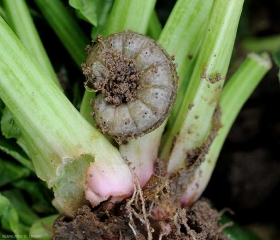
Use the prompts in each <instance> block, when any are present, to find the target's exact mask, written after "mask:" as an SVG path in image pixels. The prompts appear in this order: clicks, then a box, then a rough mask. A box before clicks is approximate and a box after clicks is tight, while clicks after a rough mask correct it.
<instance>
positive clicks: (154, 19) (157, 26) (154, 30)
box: [147, 10, 162, 40]
mask: <svg viewBox="0 0 280 240" xmlns="http://www.w3.org/2000/svg"><path fill="white" fill-rule="evenodd" d="M161 30H162V26H161V23H160V21H159V19H158V16H157V12H156V11H155V10H154V11H153V12H152V15H151V18H150V21H149V26H148V32H147V35H148V36H150V37H151V38H153V39H155V40H157V39H158V38H159V36H160V33H161Z"/></svg>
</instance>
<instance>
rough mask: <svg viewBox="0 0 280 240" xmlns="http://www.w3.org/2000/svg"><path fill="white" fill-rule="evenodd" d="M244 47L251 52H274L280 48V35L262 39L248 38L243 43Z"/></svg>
mask: <svg viewBox="0 0 280 240" xmlns="http://www.w3.org/2000/svg"><path fill="white" fill-rule="evenodd" d="M242 47H244V48H245V49H246V50H247V51H249V52H262V51H268V52H274V51H276V50H277V49H279V48H280V35H274V36H269V37H262V38H248V39H245V40H244V41H243V42H242Z"/></svg>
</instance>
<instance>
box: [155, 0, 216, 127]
mask: <svg viewBox="0 0 280 240" xmlns="http://www.w3.org/2000/svg"><path fill="white" fill-rule="evenodd" d="M212 3H213V1H212V0H209V1H177V3H176V5H175V7H174V9H173V10H172V12H171V14H170V17H169V19H168V21H167V23H166V25H165V26H164V29H163V31H162V33H161V36H160V39H159V43H161V44H162V46H163V47H164V48H165V49H166V50H167V52H168V53H169V54H171V55H174V56H175V62H176V63H177V64H178V68H177V71H178V75H179V77H180V81H179V90H178V94H177V98H176V103H175V105H174V107H173V110H172V112H171V114H170V117H169V120H168V127H169V126H172V125H174V124H175V120H176V119H177V118H178V114H179V111H180V106H181V104H182V102H183V100H184V96H185V94H186V90H187V87H188V84H189V79H190V75H191V72H192V71H193V65H194V63H195V59H196V58H197V54H198V50H199V48H200V46H201V42H202V39H203V36H204V34H205V29H206V26H207V25H206V23H207V21H208V18H209V14H210V10H211V6H212Z"/></svg>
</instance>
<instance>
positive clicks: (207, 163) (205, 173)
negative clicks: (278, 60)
mask: <svg viewBox="0 0 280 240" xmlns="http://www.w3.org/2000/svg"><path fill="white" fill-rule="evenodd" d="M271 66H272V63H271V60H270V58H269V56H268V55H267V54H263V55H262V56H260V55H257V54H254V53H251V54H249V55H248V57H247V58H246V59H245V61H244V62H243V63H242V65H241V66H240V67H239V69H238V70H237V71H236V72H235V73H234V75H233V76H232V77H231V79H230V80H229V81H228V82H227V84H226V85H225V88H224V89H223V91H222V94H221V98H220V101H219V106H220V108H221V112H222V115H221V125H222V128H221V129H220V130H219V132H218V135H217V137H216V138H215V139H214V141H213V143H212V145H211V147H210V149H209V152H208V154H207V155H206V157H205V160H204V162H203V163H202V164H201V165H200V167H199V168H198V169H197V170H196V172H195V176H194V178H193V181H192V182H191V183H189V185H188V187H187V188H186V189H187V190H186V192H185V194H184V196H183V198H182V201H181V202H183V203H184V204H192V203H193V202H194V201H196V200H197V199H198V198H199V197H200V195H201V194H202V192H203V191H204V189H205V188H206V186H207V184H208V182H209V180H210V177H211V175H212V172H213V170H214V168H215V165H216V162H217V159H218V156H219V154H220V151H221V148H222V146H223V144H224V141H225V139H226V136H227V134H228V132H229V130H230V128H231V126H232V124H233V122H234V120H235V119H236V116H237V115H238V113H239V111H240V109H241V108H242V106H243V105H244V103H245V102H246V101H247V99H248V98H249V97H250V95H251V94H252V92H253V91H254V89H255V88H256V86H257V85H258V84H259V82H260V81H261V79H262V78H263V76H264V75H265V74H266V73H267V72H268V70H269V69H270V68H271Z"/></svg>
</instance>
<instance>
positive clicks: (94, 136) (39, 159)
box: [0, 18, 133, 215]
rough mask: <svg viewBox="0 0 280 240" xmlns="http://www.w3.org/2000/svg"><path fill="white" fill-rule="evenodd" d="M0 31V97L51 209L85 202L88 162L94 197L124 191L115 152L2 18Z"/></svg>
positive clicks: (124, 175) (126, 181)
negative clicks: (49, 191)
mask: <svg viewBox="0 0 280 240" xmlns="http://www.w3.org/2000/svg"><path fill="white" fill-rule="evenodd" d="M0 35H1V40H0V41H1V45H0V46H1V51H0V59H1V61H0V74H1V76H2V77H1V79H0V81H1V82H0V96H1V99H2V101H3V102H4V103H5V105H6V106H7V107H8V109H9V110H10V111H11V113H12V115H13V117H14V119H15V121H16V123H17V125H18V127H19V128H20V130H21V133H22V136H23V138H24V140H25V142H26V145H27V146H28V153H29V155H30V158H31V159H32V161H33V163H34V167H35V170H36V173H37V175H38V176H39V177H40V178H41V179H42V180H44V181H46V182H47V184H48V186H49V187H52V188H53V190H54V194H55V205H56V207H57V208H58V209H59V210H60V211H61V212H63V213H64V214H66V215H72V214H73V213H74V212H75V210H76V209H77V208H78V207H79V206H81V205H82V204H85V197H84V194H85V190H84V184H85V182H86V180H85V179H86V170H87V169H88V167H89V164H91V165H90V166H91V167H92V166H93V167H94V168H95V169H94V171H91V173H92V174H93V175H92V176H93V177H92V179H93V180H94V179H95V178H97V179H98V180H99V181H98V183H100V185H97V186H95V188H94V189H91V191H93V192H92V195H94V194H96V199H95V200H96V201H97V200H98V199H99V197H100V198H102V200H104V199H106V198H108V197H109V196H110V195H113V196H119V195H118V194H120V195H122V196H123V195H125V194H128V193H130V191H131V190H132V188H133V186H132V184H133V181H132V178H131V173H130V170H129V168H128V166H127V165H126V163H125V162H124V161H123V159H122V157H121V156H120V154H119V152H118V150H117V149H116V148H114V147H113V146H112V145H111V144H110V143H109V142H108V141H107V140H106V139H105V137H104V136H103V135H102V134H101V133H100V132H99V131H97V130H96V129H94V128H92V126H91V125H89V123H88V122H87V121H85V119H84V118H83V117H82V116H81V115H80V114H79V112H78V111H77V110H76V109H75V108H74V106H73V105H72V104H71V103H70V102H69V100H68V99H67V98H66V97H65V96H64V95H63V93H62V92H61V91H60V90H59V88H58V87H57V86H56V85H55V84H54V83H53V82H52V81H51V79H50V78H49V77H48V75H47V74H46V73H45V72H44V71H43V69H41V68H40V66H39V65H38V63H37V62H36V61H35V60H34V59H33V58H32V57H31V56H30V54H29V53H28V52H27V50H26V49H25V48H24V46H23V45H22V44H21V43H20V41H19V40H18V39H17V37H16V36H15V35H14V34H13V32H12V31H11V29H10V28H9V27H8V26H7V24H6V23H5V22H4V20H3V19H2V18H0ZM42 86H43V87H42ZM103 179H104V181H105V182H106V184H105V185H106V187H107V188H106V189H104V186H103V184H102V180H103ZM112 184H113V185H115V186H113V185H112ZM110 186H111V188H110ZM117 187H119V188H121V189H120V191H122V192H120V191H119V192H116V188H117ZM104 190H105V191H104ZM114 194H115V195H114Z"/></svg>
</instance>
